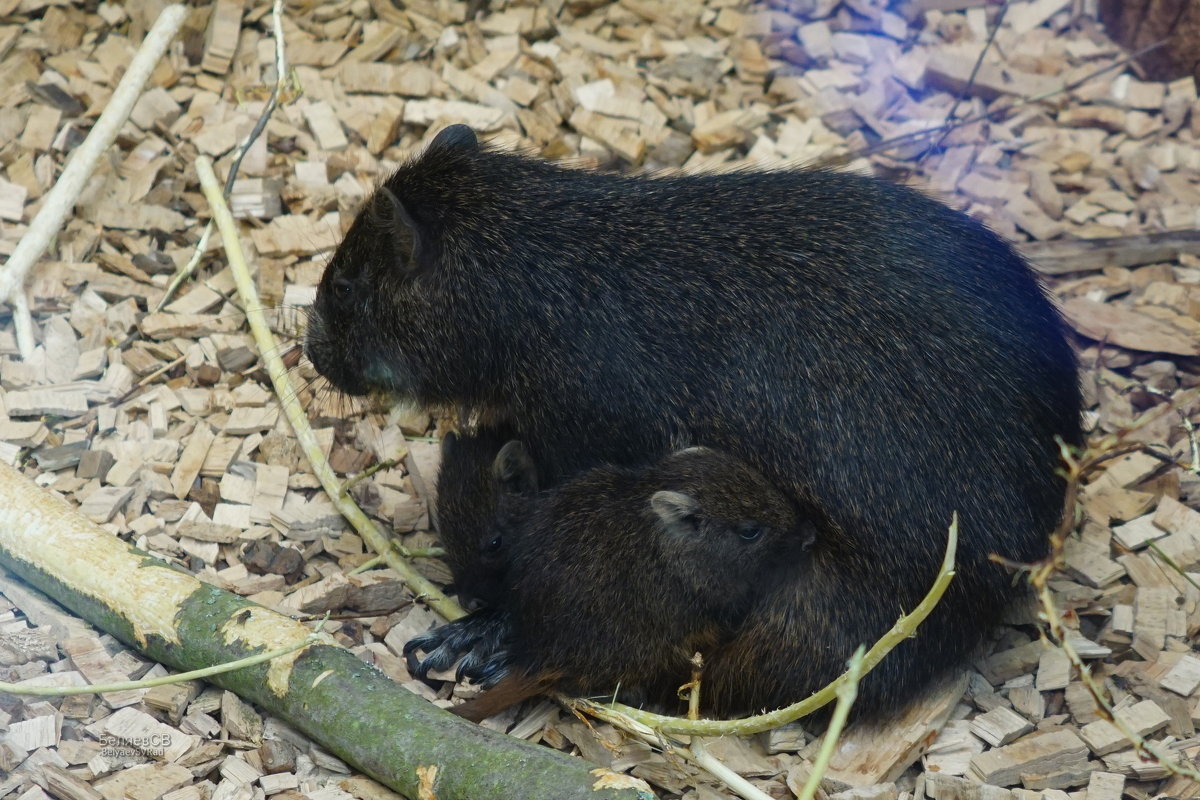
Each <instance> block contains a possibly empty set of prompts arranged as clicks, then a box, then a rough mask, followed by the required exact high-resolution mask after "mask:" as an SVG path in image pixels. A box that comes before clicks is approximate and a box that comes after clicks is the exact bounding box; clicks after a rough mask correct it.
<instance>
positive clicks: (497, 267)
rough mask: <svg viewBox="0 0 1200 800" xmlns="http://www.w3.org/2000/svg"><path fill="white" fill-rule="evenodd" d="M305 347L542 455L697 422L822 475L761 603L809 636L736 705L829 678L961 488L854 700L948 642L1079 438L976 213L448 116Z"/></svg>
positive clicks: (1002, 256) (1027, 309) (1025, 274)
mask: <svg viewBox="0 0 1200 800" xmlns="http://www.w3.org/2000/svg"><path fill="white" fill-rule="evenodd" d="M306 349H307V352H308V355H309V357H310V358H311V359H312V361H313V364H314V365H315V366H316V368H317V369H318V370H319V371H320V372H321V373H322V374H323V375H325V376H326V377H327V378H328V379H329V380H330V381H331V382H332V383H333V384H334V385H335V386H337V387H339V388H341V389H342V390H344V391H346V392H350V393H362V392H365V391H368V390H371V389H378V390H384V391H390V392H393V393H395V394H397V395H402V396H404V397H405V398H407V399H410V400H416V401H418V402H420V403H423V404H426V405H431V406H447V407H456V406H458V405H466V406H468V407H470V408H472V409H474V410H477V411H479V412H481V413H483V412H487V413H489V414H494V415H496V416H497V417H498V418H505V419H509V420H511V421H512V423H513V427H514V429H515V431H516V433H517V435H518V437H519V438H520V439H522V440H523V441H524V442H525V443H526V445H527V446H528V448H529V452H530V455H531V456H532V458H533V459H534V462H535V463H536V464H537V465H538V467H539V470H541V471H542V474H543V476H544V477H545V478H546V479H547V481H548V482H550V483H553V482H555V481H558V480H560V479H561V478H562V477H563V476H569V475H571V474H573V473H577V472H580V471H582V470H584V469H587V468H589V467H591V466H595V465H596V464H599V463H605V462H611V463H614V464H618V465H637V464H644V463H647V462H649V461H652V460H654V459H656V458H658V457H661V456H662V455H663V454H665V453H668V452H670V451H671V450H672V449H674V448H675V447H676V446H678V445H679V444H680V443H695V444H700V445H705V446H708V447H712V448H714V449H717V450H720V451H722V452H726V453H729V454H730V455H731V456H733V457H735V458H738V459H741V460H743V461H745V462H747V463H748V464H750V465H751V466H753V467H754V468H756V469H757V470H758V471H759V472H761V473H762V474H763V476H764V477H765V478H766V479H767V480H768V481H770V482H771V483H772V484H773V485H775V486H777V487H779V488H780V489H781V490H782V491H784V492H785V493H786V494H788V495H789V496H790V497H791V498H792V499H794V500H798V501H804V502H812V503H813V504H815V506H816V507H817V508H819V509H820V512H821V516H820V518H819V519H818V520H817V523H818V530H819V533H818V536H817V541H816V543H815V544H814V546H813V548H812V550H811V552H810V553H807V554H806V555H805V558H803V559H801V562H802V563H800V564H798V565H797V567H796V569H795V570H794V571H793V572H792V573H791V575H790V577H789V579H788V580H787V581H786V582H785V583H784V584H783V585H780V586H776V587H774V588H773V589H771V590H770V591H764V592H762V596H761V597H759V598H758V602H757V605H756V611H755V612H753V614H754V617H755V618H754V621H753V624H754V626H755V627H754V631H753V635H754V636H756V637H758V638H759V639H762V640H764V641H779V642H787V643H789V644H796V643H805V642H807V643H810V644H811V647H810V648H808V649H806V650H805V651H804V656H803V657H802V658H794V657H793V658H790V659H784V658H779V659H772V660H770V661H768V662H766V663H764V664H762V665H760V666H761V668H760V669H759V670H758V671H757V672H758V676H759V678H760V684H759V685H758V686H755V687H748V688H749V689H750V690H751V691H752V692H754V694H753V695H752V696H750V697H748V698H747V700H748V702H749V704H750V705H752V706H755V707H768V706H772V705H777V704H779V703H780V702H781V701H783V700H790V699H795V698H797V697H803V696H805V695H807V694H808V693H809V692H811V691H813V690H814V689H816V688H819V687H820V686H822V685H824V684H825V683H826V682H828V681H829V680H830V679H831V678H833V677H835V676H836V675H837V674H839V673H840V672H841V671H842V670H843V669H844V667H845V661H846V659H847V658H849V656H850V654H851V653H852V651H853V649H854V648H855V647H856V646H857V645H858V644H860V643H863V642H873V641H874V640H875V639H876V638H878V637H879V636H880V635H881V634H882V633H883V632H884V631H886V630H887V629H888V628H889V627H890V626H891V625H892V624H893V623H894V622H895V620H896V617H897V616H898V615H899V614H900V613H901V612H903V611H906V610H909V609H912V608H913V607H914V606H915V605H916V604H917V603H918V602H919V600H920V598H921V597H922V596H923V595H924V594H925V592H926V591H927V590H928V588H929V586H930V584H931V582H932V581H933V578H934V575H935V574H936V572H937V567H938V564H939V562H940V560H941V556H942V552H943V549H944V546H945V541H946V530H947V527H948V525H949V523H950V520H951V517H952V514H953V513H954V512H958V516H959V520H960V524H959V548H958V563H957V577H956V579H955V581H954V582H953V583H952V584H951V586H950V589H949V591H948V592H947V593H946V595H945V596H944V597H943V599H942V601H941V603H940V604H939V606H938V608H937V609H936V610H935V611H934V612H933V614H932V615H931V616H930V618H929V619H928V620H926V622H925V623H924V625H923V626H922V628H921V630H920V632H919V634H918V635H917V636H916V637H914V638H912V639H909V640H907V641H905V642H904V643H902V644H901V645H900V646H899V647H898V648H897V649H896V650H895V651H893V653H892V654H891V655H889V656H888V658H886V659H884V661H883V662H882V663H881V664H880V665H879V666H878V667H877V668H876V669H875V670H873V671H872V672H871V673H870V674H869V675H868V676H867V677H866V678H865V679H864V681H863V683H862V685H861V686H860V691H859V705H860V706H861V707H867V708H896V707H897V705H898V704H900V703H902V702H904V701H905V700H907V699H909V698H910V697H911V696H912V694H913V693H914V692H915V691H916V690H917V689H918V688H919V687H921V686H922V685H923V684H925V683H926V682H927V681H928V680H929V679H930V678H931V677H933V676H934V675H935V674H937V673H938V672H939V671H940V670H941V669H942V668H945V667H949V666H952V665H954V664H955V663H958V662H960V661H961V660H962V659H963V658H964V657H965V656H966V655H967V654H969V653H970V652H971V651H972V649H973V648H974V647H975V645H976V644H977V643H978V642H979V640H980V639H981V637H982V634H983V633H984V632H985V631H986V630H988V629H989V627H990V626H991V625H992V624H994V623H995V622H996V621H998V619H999V617H1000V613H1001V611H1002V610H1003V608H1004V607H1005V606H1006V605H1007V604H1008V602H1009V601H1010V599H1011V598H1012V597H1013V593H1014V581H1013V579H1012V577H1011V576H1010V575H1009V573H1008V572H1007V571H1006V570H1005V569H1004V568H1002V567H1000V566H998V565H997V564H995V563H993V562H992V561H990V560H989V558H988V556H989V554H992V553H995V554H998V555H1000V556H1003V557H1005V558H1007V559H1010V560H1014V561H1026V562H1027V561H1031V560H1033V559H1036V558H1039V557H1041V556H1043V555H1044V554H1045V553H1046V551H1047V547H1048V544H1047V532H1048V531H1050V530H1052V529H1053V528H1054V527H1055V525H1056V524H1057V523H1058V520H1059V518H1060V515H1061V511H1062V508H1061V507H1062V495H1063V482H1062V479H1061V478H1060V477H1059V476H1058V475H1057V474H1056V468H1057V467H1058V464H1059V456H1058V453H1059V450H1058V446H1057V444H1056V442H1055V438H1056V437H1061V438H1062V439H1063V440H1065V441H1066V442H1067V443H1068V444H1071V445H1079V444H1081V442H1082V434H1081V428H1080V410H1081V405H1082V402H1081V396H1080V391H1079V384H1078V377H1077V373H1076V358H1075V354H1074V352H1073V351H1072V349H1071V347H1070V345H1069V344H1068V341H1067V336H1066V328H1065V326H1064V324H1063V322H1062V319H1061V317H1060V315H1059V313H1058V312H1057V310H1056V309H1055V308H1054V306H1053V305H1052V304H1051V302H1050V300H1049V298H1048V297H1047V296H1046V294H1045V292H1044V291H1043V289H1042V287H1041V286H1040V285H1039V282H1038V280H1037V278H1036V276H1035V275H1034V274H1033V272H1032V270H1031V269H1030V268H1029V266H1028V265H1027V264H1026V263H1025V262H1024V260H1023V259H1022V258H1021V257H1020V256H1019V255H1018V254H1017V253H1016V252H1015V251H1014V250H1013V249H1012V248H1011V247H1010V246H1009V245H1007V244H1006V243H1005V242H1003V241H1002V240H1001V239H1000V238H999V237H997V236H996V235H994V234H993V233H991V232H990V231H989V230H987V228H985V227H984V226H983V225H982V224H980V223H979V222H976V221H975V220H973V219H971V218H969V217H967V216H966V215H964V214H961V213H959V212H956V211H954V210H952V209H950V208H948V207H946V206H944V205H943V204H941V203H938V202H936V201H934V200H932V199H930V198H928V197H925V196H923V195H922V194H920V193H919V192H917V191H914V190H912V189H909V188H905V187H902V186H897V185H893V184H890V183H887V182H884V181H881V180H876V179H872V178H869V177H864V176H859V175H852V174H843V173H837V172H831V171H824V170H782V169H781V170H774V171H757V170H744V171H739V172H732V173H726V174H716V175H687V176H672V177H630V176H620V175H615V174H602V173H597V172H591V171H583V170H572V169H564V168H562V167H559V166H555V165H553V164H550V163H546V162H544V161H541V160H537V159H534V158H528V157H525V156H522V155H518V154H513V153H505V152H499V151H497V150H495V149H493V148H490V147H486V146H481V145H480V144H479V143H478V141H477V140H476V138H475V135H474V134H473V133H472V132H471V130H470V129H469V128H467V127H466V126H462V125H453V126H450V127H448V128H446V129H445V130H443V131H442V132H440V133H439V134H438V135H437V136H436V137H435V138H434V139H433V141H432V142H431V143H430V144H429V146H428V147H427V148H426V149H425V151H424V152H423V153H422V154H420V155H419V156H417V157H415V158H413V159H412V160H411V161H409V162H408V163H406V164H404V165H402V166H401V167H400V168H399V169H397V171H396V172H395V173H394V174H393V175H392V176H391V177H390V178H388V180H387V181H386V182H385V183H384V185H383V186H382V187H381V188H380V189H379V190H378V191H377V192H376V193H375V195H374V196H373V198H372V199H371V201H370V202H369V203H368V206H367V208H366V209H365V210H364V211H363V212H362V213H360V214H359V215H358V217H357V218H356V219H355V221H354V223H353V224H352V226H351V227H350V229H349V231H348V232H347V234H346V237H345V239H344V241H343V242H342V244H341V245H340V246H339V247H338V250H337V252H336V253H335V255H334V257H333V259H332V260H331V262H330V265H329V267H328V268H327V270H326V272H325V275H324V276H323V278H322V280H321V284H320V286H319V289H318V292H317V298H316V302H315V305H314V309H313V314H312V317H311V320H310V327H309V332H308V339H307V343H306ZM818 576H819V579H817V577H818ZM747 635H750V634H749V633H748V634H747ZM792 652H795V651H792Z"/></svg>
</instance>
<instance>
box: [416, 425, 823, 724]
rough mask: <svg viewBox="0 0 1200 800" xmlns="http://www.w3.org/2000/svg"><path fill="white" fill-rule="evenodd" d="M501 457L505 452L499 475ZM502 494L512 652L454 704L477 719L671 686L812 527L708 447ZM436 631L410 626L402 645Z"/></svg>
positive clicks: (660, 696)
mask: <svg viewBox="0 0 1200 800" xmlns="http://www.w3.org/2000/svg"><path fill="white" fill-rule="evenodd" d="M474 452H478V451H474ZM505 460H506V456H505V453H504V452H503V451H502V452H501V454H500V456H499V457H498V458H497V468H496V470H495V474H497V475H500V474H503V473H504V471H505V469H504V464H505ZM501 492H502V493H501V495H500V496H499V506H500V513H501V514H502V515H507V516H508V518H509V519H510V520H512V524H511V528H512V529H513V531H512V535H511V536H509V537H507V540H506V543H505V545H504V547H503V552H504V554H505V557H506V560H507V562H508V570H507V573H506V574H507V578H506V590H505V592H504V594H503V596H502V598H501V599H500V601H499V607H500V608H501V609H502V610H504V611H505V612H506V613H507V614H508V619H509V629H508V631H507V632H506V636H505V646H506V648H507V652H506V653H505V654H504V656H503V657H502V658H500V659H496V658H493V659H492V660H491V661H490V663H489V670H488V674H487V676H486V680H485V681H484V682H485V683H486V684H488V685H492V684H498V685H497V686H496V688H495V689H493V690H491V691H488V692H485V693H484V694H483V695H482V696H481V697H479V698H477V699H476V700H474V701H471V703H470V704H469V705H466V706H464V707H463V708H462V711H461V712H460V713H462V714H463V715H464V716H468V717H471V718H482V717H484V716H490V715H491V714H493V713H496V712H497V711H499V710H501V709H502V708H504V707H506V706H507V705H511V704H512V703H513V702H516V701H518V700H521V699H523V698H524V697H526V696H529V695H530V694H535V693H537V692H539V691H545V690H548V689H551V688H561V689H564V690H566V691H570V692H574V693H582V694H593V693H602V694H606V695H609V696H611V695H613V694H614V693H615V692H618V691H619V693H620V694H619V696H620V697H621V698H623V699H625V700H626V701H627V702H637V703H642V702H647V701H657V702H660V703H661V702H662V701H664V700H669V699H670V698H673V697H674V696H675V690H676V689H677V687H679V686H680V685H681V684H683V683H684V682H686V681H687V679H688V676H689V673H690V666H689V664H690V659H691V657H692V655H693V654H694V653H696V652H697V651H699V652H702V653H705V654H707V653H709V652H713V651H715V650H716V649H717V648H718V647H719V646H720V645H721V644H722V643H725V642H727V641H729V640H730V639H732V638H733V636H734V635H735V633H736V632H737V630H738V629H739V628H740V626H741V623H742V621H743V617H744V615H745V614H746V612H747V611H749V609H750V607H751V605H752V604H753V603H754V602H755V600H756V598H757V597H758V596H759V595H760V594H761V593H762V592H764V591H768V590H769V587H770V586H772V585H773V584H775V583H777V582H780V581H786V580H787V579H788V577H789V576H790V573H791V571H792V569H793V567H794V565H795V564H796V562H798V561H799V560H800V559H801V558H802V553H803V550H804V549H805V548H806V547H807V546H808V545H810V544H811V543H812V541H813V540H814V538H815V536H816V528H815V526H814V525H813V524H812V522H811V521H809V520H807V519H805V518H803V517H802V516H801V515H800V514H799V513H798V509H797V507H796V505H795V504H794V503H793V502H791V501H790V500H789V499H788V498H787V497H785V496H784V495H783V494H782V493H781V492H780V491H778V490H777V489H775V488H774V487H772V486H771V485H770V484H769V483H767V481H766V480H765V479H764V478H763V477H762V475H760V474H758V473H757V472H755V471H754V470H753V469H751V468H750V467H749V466H747V465H746V464H744V463H742V462H741V461H738V460H737V459H734V458H731V457H729V456H728V455H725V454H723V453H719V452H716V451H714V450H710V449H707V448H689V449H686V450H682V451H680V452H677V453H673V454H671V455H669V456H667V457H665V458H663V459H661V460H660V461H658V462H657V463H655V464H653V465H651V466H649V467H643V468H639V469H631V468H627V467H611V466H604V467H597V468H595V469H592V470H589V471H587V472H585V473H583V474H581V475H579V476H577V477H575V478H572V479H570V480H568V481H566V482H565V483H563V484H562V485H560V486H559V487H558V488H556V489H552V490H549V491H545V492H541V493H540V494H528V493H524V494H522V493H518V492H514V491H512V490H511V489H509V490H503V489H502V490H501ZM485 614H486V618H487V619H494V617H493V615H492V614H491V613H490V612H485ZM452 625H454V623H452ZM464 626H466V627H472V626H471V623H461V624H459V625H458V626H457V627H464ZM452 630H453V629H452ZM436 633H437V632H435V634H436ZM444 638H446V636H445V634H442V635H433V636H429V637H418V638H416V639H414V640H412V641H411V642H410V643H409V644H408V645H407V646H406V647H405V653H406V655H411V654H413V653H414V652H415V651H416V650H417V649H419V648H422V647H423V643H424V642H429V643H430V644H433V645H435V646H436V645H437V644H439V643H440V642H441V641H442V640H443V639H444ZM440 655H447V654H446V653H445V652H444V651H442V652H435V653H431V654H430V655H429V657H427V658H426V660H425V662H423V663H422V664H421V668H419V669H417V670H416V674H418V675H422V674H423V673H424V668H425V667H426V666H427V665H429V663H430V662H438V665H440V666H441V667H443V668H444V667H447V666H449V663H444V664H443V663H440V659H439V656H440ZM452 658H453V656H452ZM500 661H502V662H503V663H502V664H500V663H498V662H500ZM451 663H452V662H451Z"/></svg>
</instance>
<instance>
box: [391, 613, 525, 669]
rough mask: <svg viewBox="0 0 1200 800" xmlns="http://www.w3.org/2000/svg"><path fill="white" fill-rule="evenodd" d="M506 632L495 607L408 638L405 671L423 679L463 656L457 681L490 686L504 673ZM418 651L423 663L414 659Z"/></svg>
mask: <svg viewBox="0 0 1200 800" xmlns="http://www.w3.org/2000/svg"><path fill="white" fill-rule="evenodd" d="M510 630H511V625H510V621H509V617H508V614H507V613H506V612H504V611H501V610H500V609H496V608H487V609H483V610H482V611H476V612H475V613H474V614H469V615H467V616H465V617H463V618H462V619H459V620H455V621H454V622H451V623H448V624H446V625H443V626H441V627H440V628H434V629H433V630H431V631H429V632H428V633H423V634H421V635H420V636H414V637H413V638H412V639H410V640H409V641H408V643H407V644H405V645H404V659H405V662H406V663H407V665H408V671H409V673H410V674H411V675H413V676H414V677H417V678H420V679H421V680H426V679H427V678H428V675H429V671H430V670H435V671H441V670H445V669H449V668H450V667H451V666H452V665H453V664H454V662H456V661H458V660H459V659H460V658H463V657H464V656H465V658H463V664H462V665H461V666H460V667H459V669H458V678H459V679H460V680H461V679H462V678H464V677H467V678H471V679H472V680H474V681H476V682H480V683H482V682H483V681H485V680H487V681H489V682H491V683H494V682H495V681H497V680H499V679H500V678H501V677H503V674H502V673H504V672H507V658H506V654H505V652H504V651H505V649H506V648H505V646H506V644H507V642H508V638H509V634H510ZM418 650H420V651H422V652H424V653H425V658H424V660H421V661H418V660H417V651H418ZM497 673H501V674H497ZM485 685H487V684H485Z"/></svg>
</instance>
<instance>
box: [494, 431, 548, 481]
mask: <svg viewBox="0 0 1200 800" xmlns="http://www.w3.org/2000/svg"><path fill="white" fill-rule="evenodd" d="M492 474H493V475H495V476H496V480H498V481H500V485H501V486H502V487H504V490H505V491H506V492H509V493H511V494H532V493H533V492H536V491H537V484H538V481H537V468H536V467H534V465H533V459H532V458H530V456H529V451H528V450H526V449H525V445H524V443H522V442H519V441H516V440H513V441H511V442H509V443H508V444H506V445H504V447H501V448H500V452H499V453H497V454H496V461H495V462H494V463H493V464H492Z"/></svg>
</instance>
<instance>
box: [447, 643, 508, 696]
mask: <svg viewBox="0 0 1200 800" xmlns="http://www.w3.org/2000/svg"><path fill="white" fill-rule="evenodd" d="M497 647H498V643H495V642H491V643H489V642H480V643H479V644H478V645H476V647H475V648H474V649H473V650H472V651H471V652H469V653H467V654H466V655H465V656H463V660H462V661H460V662H458V672H457V674H456V677H457V679H458V680H460V681H461V680H462V679H463V678H469V679H470V681H471V683H474V684H476V685H478V686H481V687H483V688H484V689H490V688H492V687H493V686H495V685H496V684H497V683H499V682H500V680H501V679H502V678H504V676H505V675H507V674H508V673H509V667H510V666H511V665H510V664H509V662H508V652H507V651H506V650H503V649H497Z"/></svg>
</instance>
